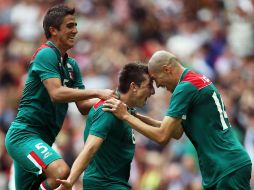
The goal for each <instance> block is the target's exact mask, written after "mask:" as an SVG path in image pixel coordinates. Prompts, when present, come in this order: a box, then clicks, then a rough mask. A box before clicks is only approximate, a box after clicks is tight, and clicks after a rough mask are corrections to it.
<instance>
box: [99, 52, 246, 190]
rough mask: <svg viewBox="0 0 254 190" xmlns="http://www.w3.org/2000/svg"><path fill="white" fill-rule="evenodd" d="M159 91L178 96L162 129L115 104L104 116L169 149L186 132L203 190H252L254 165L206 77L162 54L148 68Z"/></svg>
mask: <svg viewBox="0 0 254 190" xmlns="http://www.w3.org/2000/svg"><path fill="white" fill-rule="evenodd" d="M148 69H149V74H150V76H151V77H152V78H153V79H154V80H155V83H156V85H157V87H165V88H166V89H167V90H168V91H171V92H172V97H171V101H170V105H169V108H168V111H167V114H166V116H165V117H164V119H163V121H162V124H161V126H160V127H158V128H155V127H151V125H147V124H145V123H144V122H142V121H140V120H139V119H138V118H136V117H133V116H132V115H130V114H129V113H128V112H127V111H126V106H125V104H124V103H122V102H121V101H119V100H117V99H114V98H112V99H109V100H107V101H106V102H105V104H104V106H109V107H111V108H104V111H111V112H113V113H114V114H115V115H116V116H117V117H119V118H120V119H122V120H123V121H126V122H128V123H129V124H130V125H131V126H132V127H133V128H134V129H135V130H137V131H139V132H140V133H142V134H144V135H145V136H147V137H148V138H150V139H152V140H154V141H156V142H158V143H161V144H165V143H168V142H169V141H170V139H171V138H172V137H178V138H180V137H181V136H182V134H183V132H185V134H186V135H187V136H188V138H189V139H190V140H191V142H192V144H193V145H194V147H195V149H196V151H197V154H198V158H199V166H200V170H201V174H202V179H203V180H202V185H203V189H206V190H210V189H212V190H224V189H225V190H228V189H231V190H249V189H250V178H251V161H250V157H249V155H248V154H247V153H246V151H245V150H244V148H243V147H242V145H241V144H240V143H239V141H238V140H237V139H236V137H235V136H234V134H233V131H232V128H231V126H230V123H229V120H228V116H227V113H226V110H225V105H224V103H223V100H222V98H221V95H220V94H219V92H218V90H217V89H216V87H215V86H214V85H213V83H212V82H211V81H210V80H209V79H208V78H207V77H205V76H204V75H201V74H197V73H195V72H193V71H191V70H189V69H187V68H184V67H183V66H182V65H181V63H180V61H179V60H178V59H177V58H176V57H175V56H174V55H173V54H171V53H169V52H166V51H158V52H155V53H154V54H153V56H152V57H151V59H150V60H149V63H148Z"/></svg>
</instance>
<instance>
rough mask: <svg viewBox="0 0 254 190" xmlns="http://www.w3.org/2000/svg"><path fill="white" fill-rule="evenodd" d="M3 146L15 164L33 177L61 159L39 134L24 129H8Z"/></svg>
mask: <svg viewBox="0 0 254 190" xmlns="http://www.w3.org/2000/svg"><path fill="white" fill-rule="evenodd" d="M5 146H6V149H7V151H8V153H9V155H10V156H11V157H12V158H13V160H14V161H15V162H16V163H17V164H19V165H20V166H22V167H23V168H24V170H25V171H27V172H30V173H33V174H35V175H39V174H41V173H42V170H43V169H45V168H46V167H47V166H48V165H49V164H50V163H52V162H53V161H55V160H58V159H61V158H62V157H61V156H60V155H59V154H58V153H57V152H56V151H55V150H53V148H52V147H51V146H50V145H48V144H47V143H46V142H45V141H43V140H42V139H41V137H40V135H39V134H36V133H33V132H30V131H27V130H25V129H18V128H10V129H9V130H8V132H7V134H6V138H5Z"/></svg>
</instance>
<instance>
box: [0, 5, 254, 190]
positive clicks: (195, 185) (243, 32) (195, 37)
mask: <svg viewBox="0 0 254 190" xmlns="http://www.w3.org/2000/svg"><path fill="white" fill-rule="evenodd" d="M57 3H68V4H70V5H72V6H74V7H75V8H76V11H77V23H78V30H79V34H78V37H77V43H76V46H75V47H74V48H73V49H72V50H71V51H69V54H70V55H71V56H72V57H74V58H75V59H76V60H77V62H78V64H79V66H80V68H81V71H82V74H83V79H84V84H85V86H86V88H111V89H115V88H116V86H117V83H118V80H117V78H118V72H119V70H120V69H121V68H122V66H123V65H124V64H126V63H128V62H130V61H137V60H139V61H142V62H145V63H146V62H147V61H148V60H149V58H150V56H151V55H152V53H153V52H154V51H156V50H161V49H165V50H168V51H171V52H173V53H174V54H176V55H177V56H178V57H179V58H180V59H181V60H182V62H183V64H184V65H185V66H186V67H189V68H191V69H193V70H195V71H197V72H199V73H202V74H205V75H207V76H208V77H209V78H210V79H211V80H212V81H213V82H214V83H215V84H216V86H217V87H218V89H219V91H220V93H221V94H222V96H223V99H224V103H225V105H226V108H227V113H228V116H229V118H230V121H231V124H232V127H233V129H234V131H235V134H236V135H237V137H238V138H239V140H240V142H241V143H242V144H243V145H244V146H245V148H246V150H247V151H248V153H249V155H250V157H251V159H252V161H254V0H230V1H229V0H156V1H155V0H154V1H153V0H73V1H71V0H70V1H64V0H44V1H43V0H22V1H19V0H0V189H1V190H14V189H15V188H13V184H12V180H13V179H12V178H11V176H12V175H11V173H12V169H11V165H12V160H11V158H10V157H9V156H8V154H7V152H6V150H5V148H4V139H5V134H6V132H7V130H8V128H9V126H10V123H11V122H12V121H13V120H14V117H15V116H16V113H17V108H18V104H19V100H20V98H21V94H22V88H23V85H24V80H25V78H26V71H27V68H28V64H29V62H30V59H31V57H32V55H33V52H34V51H35V50H36V49H37V48H38V47H39V46H40V45H41V44H42V43H43V42H45V38H44V34H43V30H42V18H43V16H44V14H45V12H46V10H47V9H48V8H49V7H51V6H52V5H55V4H57ZM169 100H170V94H169V93H168V92H166V91H165V90H163V89H156V95H154V96H153V97H151V98H150V99H149V100H148V102H147V105H146V106H145V107H144V108H143V109H141V110H139V111H140V112H142V113H144V114H147V115H149V116H152V117H154V118H157V119H162V118H163V116H164V114H165V113H166V111H167V108H168V104H169ZM84 127H85V117H84V116H81V115H80V114H79V112H78V111H77V110H76V108H75V106H74V105H73V104H70V107H69V111H68V115H67V117H66V119H65V122H64V126H63V129H62V131H61V133H60V134H59V135H58V137H57V141H56V147H57V149H58V150H59V151H60V152H61V154H62V155H63V158H64V159H65V160H66V162H67V163H68V164H69V165H70V166H71V165H72V163H73V161H74V159H75V157H76V156H77V155H78V153H79V152H80V150H81V148H82V147H83V144H84V143H83V131H84ZM253 176H254V174H253ZM130 184H131V185H132V186H133V190H200V189H201V176H200V172H199V168H198V163H197V156H196V153H195V150H194V148H193V146H192V145H191V143H190V142H189V140H188V139H187V138H186V137H182V138H181V139H180V140H179V141H174V140H172V141H171V142H170V143H169V144H168V145H166V146H160V145H157V144H156V143H154V142H152V141H150V140H148V139H147V138H145V137H144V136H142V135H140V134H136V153H135V158H134V160H133V164H132V169H131V178H130ZM253 184H254V179H253V180H252V189H254V186H253ZM81 186H82V184H81V182H78V183H77V185H76V189H77V190H79V189H81Z"/></svg>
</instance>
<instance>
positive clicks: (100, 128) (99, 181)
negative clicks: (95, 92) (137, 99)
mask: <svg viewBox="0 0 254 190" xmlns="http://www.w3.org/2000/svg"><path fill="white" fill-rule="evenodd" d="M102 103H103V101H100V102H98V103H97V104H96V105H95V106H94V107H93V108H92V109H91V110H90V112H89V114H88V117H87V121H86V128H85V132H84V140H85V141H86V139H87V137H88V135H89V134H90V135H95V136H97V137H100V138H102V139H104V141H103V143H102V145H101V147H100V148H99V150H98V151H97V152H96V154H95V155H94V157H93V158H92V160H91V161H90V163H89V165H88V167H87V168H86V170H85V172H84V177H83V185H84V188H85V189H98V190H99V189H101V190H102V189H103V190H107V189H110V190H111V189H118V190H126V189H130V186H129V185H128V180H129V175H130V164H131V161H132V159H133V156H134V151H135V138H134V134H133V130H132V128H131V127H130V126H129V125H128V124H127V123H126V122H123V121H121V120H119V119H117V118H116V117H115V116H114V115H113V114H112V113H110V112H104V111H103V110H102V107H103V106H102Z"/></svg>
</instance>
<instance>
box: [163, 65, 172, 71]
mask: <svg viewBox="0 0 254 190" xmlns="http://www.w3.org/2000/svg"><path fill="white" fill-rule="evenodd" d="M171 69H172V68H171V66H170V65H168V64H166V65H163V66H162V70H163V72H165V73H170V72H171Z"/></svg>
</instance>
